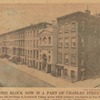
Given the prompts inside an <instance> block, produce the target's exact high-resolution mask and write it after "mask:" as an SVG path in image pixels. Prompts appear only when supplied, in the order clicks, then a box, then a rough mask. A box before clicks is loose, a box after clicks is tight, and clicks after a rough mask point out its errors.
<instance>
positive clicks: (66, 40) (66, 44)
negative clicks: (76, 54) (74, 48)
mask: <svg viewBox="0 0 100 100" xmlns="http://www.w3.org/2000/svg"><path fill="white" fill-rule="evenodd" d="M68 46H69V40H68V38H65V47H68Z"/></svg>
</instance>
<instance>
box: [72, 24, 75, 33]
mask: <svg viewBox="0 0 100 100" xmlns="http://www.w3.org/2000/svg"><path fill="white" fill-rule="evenodd" d="M71 31H72V32H75V31H76V23H72V29H71Z"/></svg>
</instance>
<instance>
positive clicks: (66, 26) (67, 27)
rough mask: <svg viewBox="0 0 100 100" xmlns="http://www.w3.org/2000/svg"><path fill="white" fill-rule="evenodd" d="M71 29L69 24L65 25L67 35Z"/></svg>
mask: <svg viewBox="0 0 100 100" xmlns="http://www.w3.org/2000/svg"><path fill="white" fill-rule="evenodd" d="M68 29H69V26H68V24H65V33H68V31H69V30H68Z"/></svg>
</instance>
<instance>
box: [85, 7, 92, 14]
mask: <svg viewBox="0 0 100 100" xmlns="http://www.w3.org/2000/svg"><path fill="white" fill-rule="evenodd" d="M85 13H86V14H87V15H90V14H91V11H90V10H88V5H87V10H85Z"/></svg>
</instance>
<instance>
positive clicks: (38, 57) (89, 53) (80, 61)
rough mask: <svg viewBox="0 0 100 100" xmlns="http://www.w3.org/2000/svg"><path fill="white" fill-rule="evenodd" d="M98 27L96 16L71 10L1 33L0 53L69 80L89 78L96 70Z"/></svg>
mask: <svg viewBox="0 0 100 100" xmlns="http://www.w3.org/2000/svg"><path fill="white" fill-rule="evenodd" d="M55 23H56V24H55ZM99 26H100V17H99V15H98V16H97V15H96V16H95V15H91V12H90V11H89V10H86V11H85V12H81V11H78V12H74V13H71V14H67V15H64V16H61V17H58V18H57V19H56V20H55V21H54V22H53V23H47V22H40V23H37V24H33V25H30V26H27V27H24V28H21V29H18V30H15V31H11V32H8V33H5V34H1V35H0V53H1V55H2V54H3V55H4V54H5V55H8V56H9V57H10V58H13V57H15V58H17V62H21V63H22V64H26V65H27V66H29V67H34V68H36V69H38V70H41V71H44V72H47V73H51V74H53V75H55V76H56V77H60V78H64V79H66V80H71V81H72V82H73V81H78V80H81V79H82V80H83V79H85V78H91V77H94V76H96V75H98V74H99V73H100V28H99Z"/></svg>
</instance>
